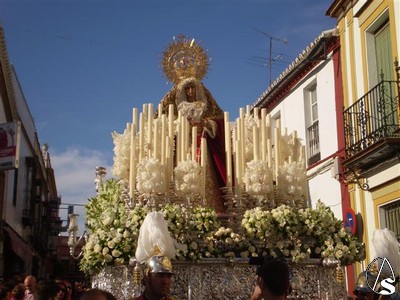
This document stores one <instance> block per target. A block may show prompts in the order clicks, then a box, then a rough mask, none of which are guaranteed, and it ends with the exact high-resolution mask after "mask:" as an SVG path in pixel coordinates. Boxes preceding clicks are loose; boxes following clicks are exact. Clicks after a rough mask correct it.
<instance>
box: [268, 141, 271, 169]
mask: <svg viewBox="0 0 400 300" xmlns="http://www.w3.org/2000/svg"><path fill="white" fill-rule="evenodd" d="M267 161H268V167H269V168H270V169H272V145H271V139H267Z"/></svg>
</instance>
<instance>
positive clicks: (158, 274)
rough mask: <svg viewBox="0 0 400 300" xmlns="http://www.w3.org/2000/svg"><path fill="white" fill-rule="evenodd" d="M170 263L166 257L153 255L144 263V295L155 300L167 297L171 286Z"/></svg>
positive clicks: (171, 273)
mask: <svg viewBox="0 0 400 300" xmlns="http://www.w3.org/2000/svg"><path fill="white" fill-rule="evenodd" d="M172 276H173V272H172V263H171V260H170V259H169V258H168V257H167V256H163V255H154V256H152V257H151V258H149V259H148V261H147V262H146V268H145V272H144V277H143V283H144V285H145V288H146V294H148V295H149V296H151V297H154V298H155V299H161V298H162V297H165V296H167V295H169V293H170V291H171V286H172Z"/></svg>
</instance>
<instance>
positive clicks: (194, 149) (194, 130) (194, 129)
mask: <svg viewBox="0 0 400 300" xmlns="http://www.w3.org/2000/svg"><path fill="white" fill-rule="evenodd" d="M196 155H197V126H193V127H192V160H193V161H197V157H196Z"/></svg>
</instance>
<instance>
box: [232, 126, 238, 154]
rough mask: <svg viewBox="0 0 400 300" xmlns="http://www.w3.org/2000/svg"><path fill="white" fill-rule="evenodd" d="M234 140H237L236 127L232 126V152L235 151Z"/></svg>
mask: <svg viewBox="0 0 400 300" xmlns="http://www.w3.org/2000/svg"><path fill="white" fill-rule="evenodd" d="M236 140H237V137H236V128H233V129H232V150H233V153H235V151H236Z"/></svg>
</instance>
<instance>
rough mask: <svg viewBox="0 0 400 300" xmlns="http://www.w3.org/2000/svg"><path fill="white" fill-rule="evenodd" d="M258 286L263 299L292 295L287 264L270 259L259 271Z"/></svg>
mask: <svg viewBox="0 0 400 300" xmlns="http://www.w3.org/2000/svg"><path fill="white" fill-rule="evenodd" d="M257 275H258V278H257V284H258V286H259V287H260V289H261V291H262V294H263V297H264V298H266V295H272V296H286V295H288V294H289V293H290V281H289V267H288V265H287V263H286V262H284V261H282V260H278V259H268V260H266V261H265V262H264V263H263V265H262V266H261V267H260V268H259V269H258V272H257Z"/></svg>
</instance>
